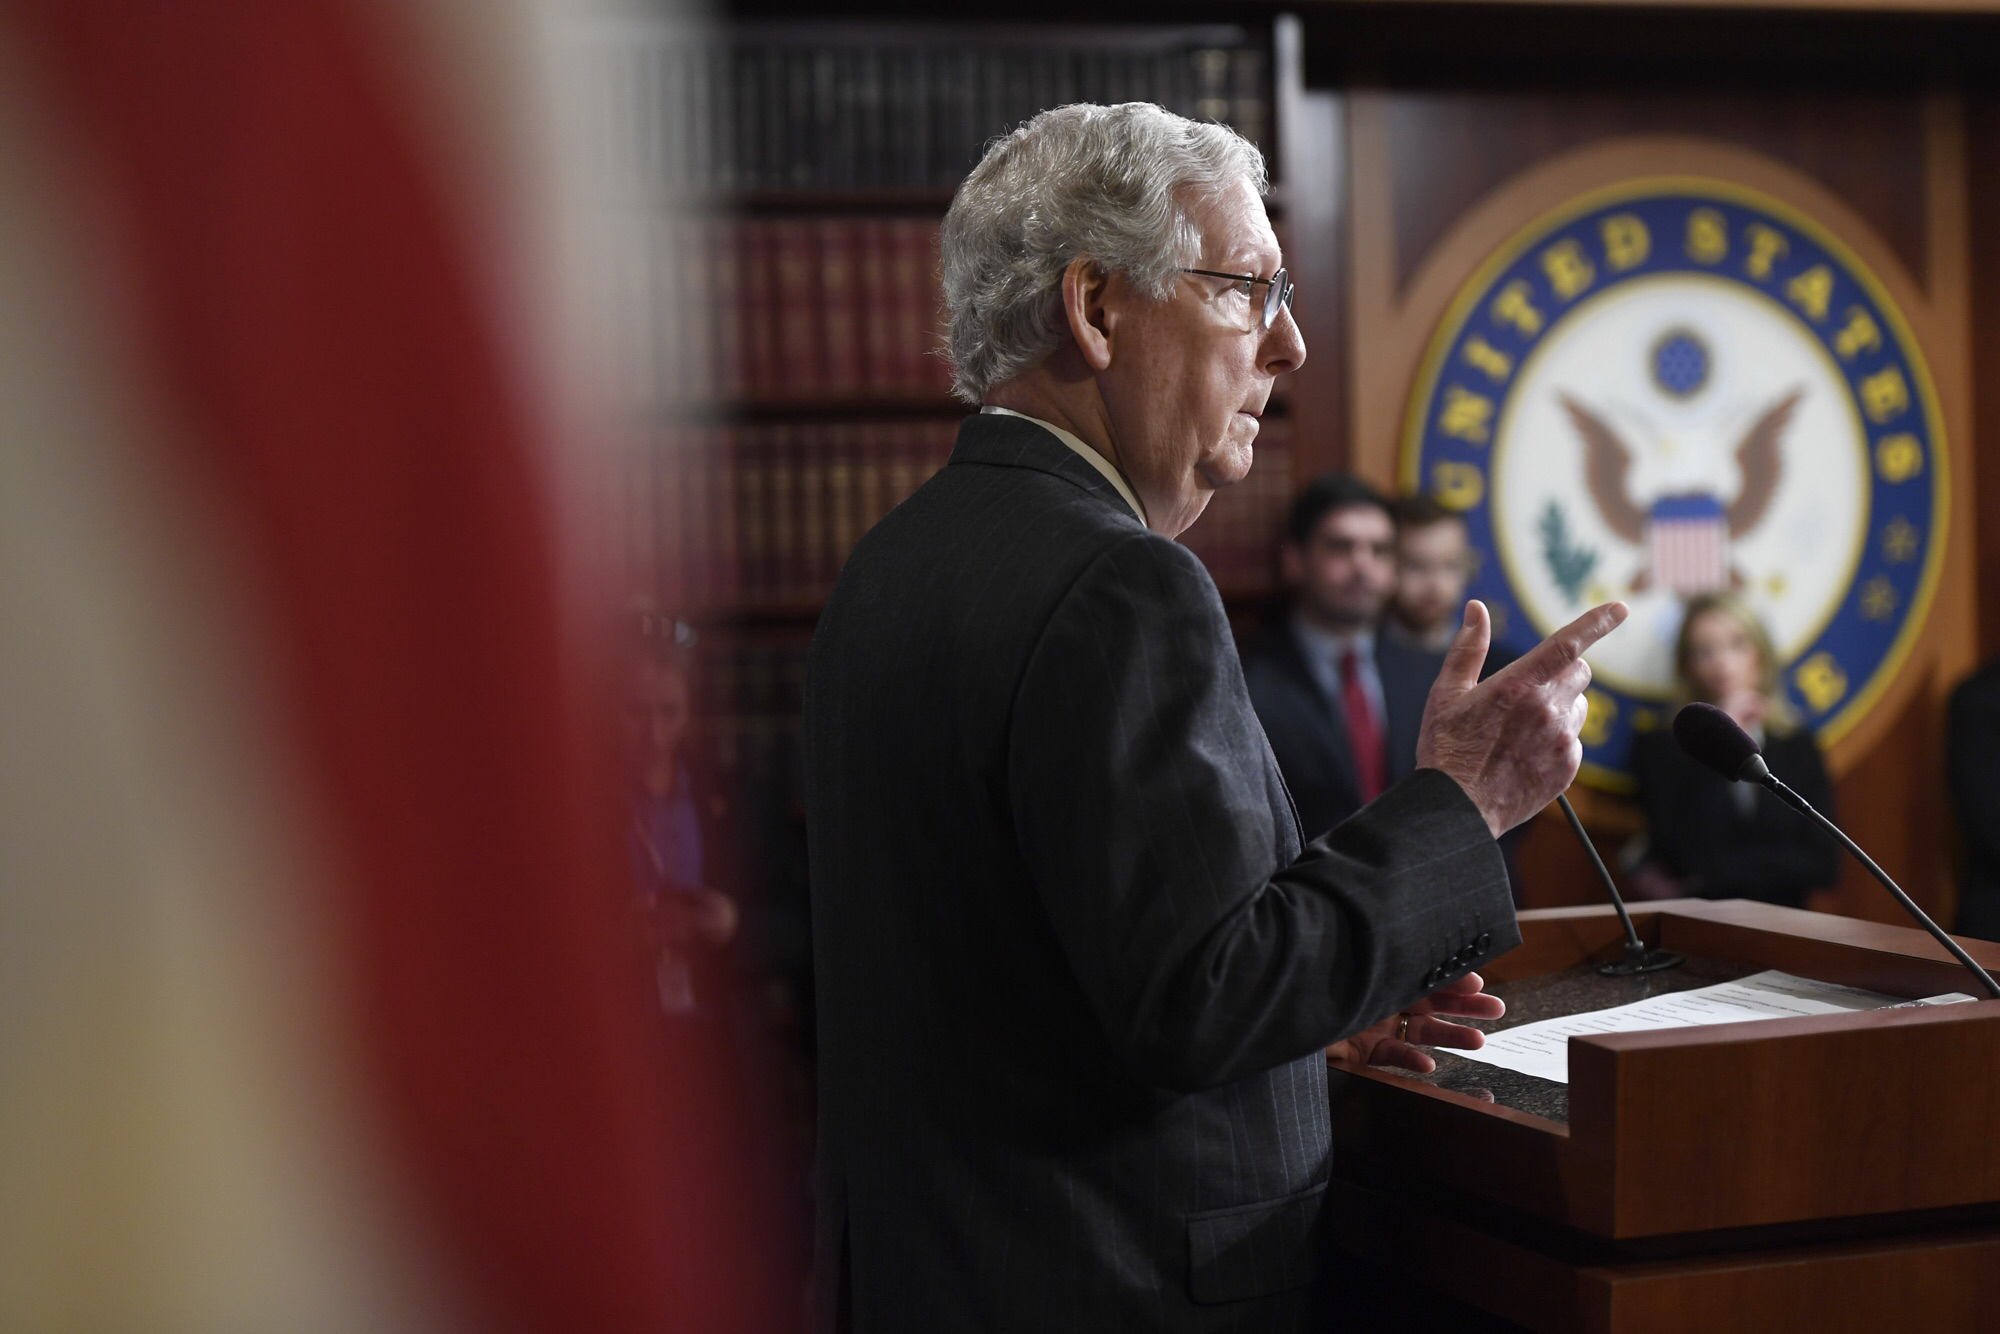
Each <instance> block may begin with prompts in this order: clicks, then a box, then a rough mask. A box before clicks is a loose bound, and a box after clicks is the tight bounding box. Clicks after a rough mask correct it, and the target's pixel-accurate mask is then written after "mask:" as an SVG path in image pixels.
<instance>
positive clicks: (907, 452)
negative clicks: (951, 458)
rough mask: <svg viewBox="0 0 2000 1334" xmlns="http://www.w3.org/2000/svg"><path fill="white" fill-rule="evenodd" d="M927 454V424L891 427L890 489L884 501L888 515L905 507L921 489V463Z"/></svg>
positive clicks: (888, 488) (900, 423) (906, 423)
mask: <svg viewBox="0 0 2000 1334" xmlns="http://www.w3.org/2000/svg"><path fill="white" fill-rule="evenodd" d="M923 452H924V437H923V424H922V423H920V422H896V423H895V424H894V425H893V426H891V427H890V443H889V445H888V447H887V448H886V449H885V450H884V451H883V454H884V456H885V458H886V460H887V463H888V486H887V488H886V494H885V495H884V496H883V497H882V499H883V500H884V501H885V502H886V505H885V508H884V512H885V513H886V512H887V511H888V510H892V509H894V508H896V506H898V505H900V504H902V503H903V501H904V500H905V499H906V498H907V497H908V496H909V494H910V492H912V491H914V490H916V489H917V468H918V466H919V465H918V459H919V458H920V457H921V456H922V454H923Z"/></svg>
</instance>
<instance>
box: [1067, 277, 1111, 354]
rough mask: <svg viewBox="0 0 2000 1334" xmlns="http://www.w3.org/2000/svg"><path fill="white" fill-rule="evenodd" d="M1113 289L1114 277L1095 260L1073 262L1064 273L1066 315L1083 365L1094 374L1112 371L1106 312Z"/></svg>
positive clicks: (1109, 319)
mask: <svg viewBox="0 0 2000 1334" xmlns="http://www.w3.org/2000/svg"><path fill="white" fill-rule="evenodd" d="M1110 286H1111V276H1110V275H1109V274H1107V273H1106V272H1105V271H1104V270H1103V268H1101V267H1100V266H1099V265H1098V263H1097V261H1096V260H1094V259H1073V260H1071V261H1070V262H1069V267H1068V268H1066V269H1064V270H1063V280H1062V301H1063V314H1064V316H1065V317H1067V318H1068V320H1069V332H1070V337H1072V338H1074V339H1075V340H1076V346H1077V350H1078V351H1079V352H1081V353H1083V361H1084V364H1085V365H1086V366H1088V367H1090V369H1091V370H1093V371H1102V370H1109V369H1110V368H1111V333H1112V329H1111V326H1112V319H1111V314H1110V312H1109V311H1107V310H1106V309H1105V296H1106V292H1107V289H1108V288H1109V287H1110Z"/></svg>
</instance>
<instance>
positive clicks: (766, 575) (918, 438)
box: [623, 420, 958, 614]
mask: <svg viewBox="0 0 2000 1334" xmlns="http://www.w3.org/2000/svg"><path fill="white" fill-rule="evenodd" d="M957 433H958V423H957V422H956V421H951V420H938V421H853V422H804V423H796V424H794V423H772V424H764V425H738V426H677V425H676V426H667V427H663V428H662V429H661V430H660V432H659V433H658V435H657V436H656V437H655V438H654V439H652V440H650V441H648V442H646V444H645V445H644V446H642V447H641V448H640V449H638V450H637V451H635V453H634V455H633V465H634V466H633V475H632V476H631V477H630V478H629V479H628V481H627V483H626V485H625V486H624V487H623V494H624V495H625V497H626V503H627V506H628V508H627V533H628V538H627V551H628V552H629V553H630V560H631V564H632V576H633V579H634V581H635V583H636V585H637V586H638V587H640V588H646V589H650V590H652V593H651V596H652V599H653V601H654V603H655V604H656V605H658V606H661V607H665V608H672V609H680V610H685V611H690V612H694V613H696V614H699V613H700V612H701V611H703V610H709V609H716V608H728V607H751V608H758V607H764V608H791V609H797V608H801V607H809V606H813V605H817V604H818V603H819V602H820V601H822V600H824V599H825V597H826V595H827V592H828V591H829V590H830V589H831V588H832V586H833V579H834V576H835V575H836V574H838V573H839V572H840V566H841V564H842V563H843V562H844V561H845V560H846V559H847V553H848V552H849V551H851V550H853V548H854V544H855V542H856V541H857V540H859V538H860V536H861V534H862V533H864V532H866V531H867V530H868V529H869V528H870V527H872V526H873V525H874V524H875V522H876V521H877V520H878V519H880V518H881V517H882V516H883V515H884V514H887V513H888V512H889V510H890V509H891V508H893V507H894V506H895V505H896V503H897V502H898V501H900V500H902V499H903V498H904V497H905V496H907V495H909V494H910V493H911V492H912V491H914V490H916V489H917V487H918V486H920V485H922V484H923V482H924V481H925V480H926V479H927V478H929V477H930V475H931V474H932V473H934V472H936V471H937V470H938V468H940V467H942V466H943V464H944V461H945V459H946V458H947V457H949V456H950V454H951V446H952V441H953V440H954V439H955V438H956V436H957Z"/></svg>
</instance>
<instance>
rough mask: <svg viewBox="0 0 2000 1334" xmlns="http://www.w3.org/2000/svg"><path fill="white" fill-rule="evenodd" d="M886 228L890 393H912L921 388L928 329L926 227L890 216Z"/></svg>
mask: <svg viewBox="0 0 2000 1334" xmlns="http://www.w3.org/2000/svg"><path fill="white" fill-rule="evenodd" d="M888 230H889V301H890V305H891V309H892V312H893V313H892V315H891V323H892V327H893V328H894V330H895V366H896V373H895V377H894V381H893V384H894V394H895V395H897V396H906V397H907V396H914V395H918V394H921V393H922V392H923V388H924V353H925V351H926V350H927V349H926V346H925V338H926V336H927V335H928V333H929V331H930V311H929V308H928V301H929V284H928V283H927V282H925V280H924V264H925V262H926V259H927V257H928V255H929V242H928V229H927V228H926V227H925V225H924V223H923V221H922V220H921V219H918V218H894V219H891V220H890V222H889V224H888Z"/></svg>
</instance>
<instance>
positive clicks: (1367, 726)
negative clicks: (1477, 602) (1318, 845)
mask: <svg viewBox="0 0 2000 1334" xmlns="http://www.w3.org/2000/svg"><path fill="white" fill-rule="evenodd" d="M1396 543H1397V529H1396V520H1395V517H1394V514H1393V513H1392V511H1391V509H1390V506H1389V501H1388V500H1387V499H1386V498H1384V497H1383V495H1382V494H1381V493H1380V492H1378V491H1377V490H1376V489H1375V488H1374V487H1372V486H1370V485H1368V483H1366V482H1364V481H1362V480H1361V479H1360V478H1358V477H1352V476H1349V475H1347V474H1345V473H1338V474H1328V475H1327V476H1324V477H1319V478H1316V479H1314V480H1313V481H1312V482H1311V483H1310V484H1308V485H1307V486H1306V488H1305V489H1304V490H1303V491H1301V492H1300V493H1299V495H1298V498H1297V499H1296V500H1294V501H1293V502H1292V510H1291V514H1290V516H1289V517H1288V519H1287V521H1286V525H1285V540H1284V544H1283V546H1282V548H1281V549H1280V561H1281V565H1282V569H1283V573H1284V578H1285V583H1286V585H1287V586H1288V587H1289V588H1290V589H1291V590H1292V608H1291V614H1290V615H1289V616H1288V617H1287V618H1286V620H1285V622H1284V623H1283V624H1281V625H1279V626H1276V627H1274V628H1273V629H1272V631H1271V632H1270V633H1269V634H1267V635H1266V636H1265V637H1264V638H1263V640H1262V641H1260V642H1259V643H1256V644H1254V645H1252V646H1251V647H1250V648H1249V650H1248V651H1247V652H1246V653H1245V654H1244V659H1243V674H1244V677H1245V679H1246V681H1247V682H1248V684H1249V689H1250V702H1251V704H1252V705H1254V706H1255V708H1256V710H1257V717H1258V719H1259V720H1260V721H1261V722H1262V723H1263V724H1264V731H1265V733H1266V734H1267V735H1268V736H1269V737H1270V739H1271V749H1272V751H1273V752H1274V753H1275V754H1276V755H1277V757H1278V768H1279V770H1280V771H1281V772H1282V773H1283V774H1284V776H1285V784H1286V786H1287V787H1289V788H1290V789H1291V793H1292V800H1293V801H1294V802H1296V803H1297V804H1298V808H1299V822H1300V823H1301V824H1303V825H1304V826H1305V828H1306V830H1307V831H1308V832H1309V833H1322V832H1324V831H1326V830H1328V829H1331V828H1333V827H1334V826H1335V825H1337V824H1339V823H1340V822H1341V821H1342V820H1345V819H1346V818H1347V817H1348V816H1350V815H1353V814H1354V813H1355V812H1356V811H1358V810H1360V809H1361V808H1362V807H1363V806H1365V805H1367V804H1368V803H1369V802H1371V801H1373V800H1374V799H1375V798H1376V797H1378V796H1380V795H1381V794H1382V793H1383V792H1384V791H1385V790H1386V789H1387V788H1388V787H1389V785H1390V784H1392V783H1394V782H1396V781H1398V780H1399V779H1402V778H1405V777H1407V776H1409V774H1410V773H1411V772H1413V771H1414V770H1415V769H1416V767H1417V729H1418V727H1419V725H1420V724H1421V723H1422V721H1423V716H1424V701H1425V699H1427V698H1428V697H1429V695H1430V689H1431V684H1432V683H1433V682H1434V681H1436V680H1437V676H1438V670H1439V668H1440V667H1442V666H1443V664H1444V653H1443V651H1442V650H1435V651H1434V650H1433V649H1431V648H1430V647H1429V646H1428V645H1426V644H1421V643H1412V642H1411V641H1410V639H1409V638H1407V637H1398V636H1396V635H1393V634H1389V633H1384V632H1383V629H1384V628H1383V610H1384V608H1385V607H1386V606H1387V605H1388V602H1389V599H1390V597H1391V595H1393V594H1394V593H1395V591H1396ZM1460 605H1462V604H1460ZM1458 610H1459V607H1458V606H1454V608H1453V611H1454V616H1453V618H1452V621H1451V627H1452V629H1453V630H1454V631H1455V630H1456V629H1457V628H1458V617H1457V615H1456V612H1457V611H1458Z"/></svg>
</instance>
